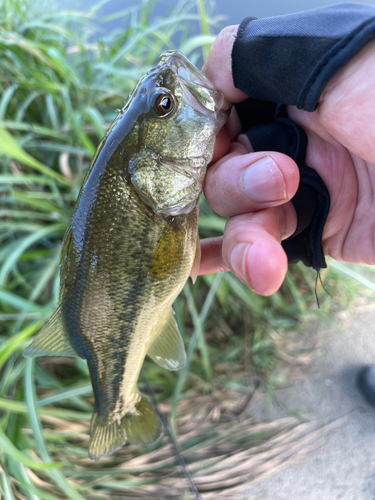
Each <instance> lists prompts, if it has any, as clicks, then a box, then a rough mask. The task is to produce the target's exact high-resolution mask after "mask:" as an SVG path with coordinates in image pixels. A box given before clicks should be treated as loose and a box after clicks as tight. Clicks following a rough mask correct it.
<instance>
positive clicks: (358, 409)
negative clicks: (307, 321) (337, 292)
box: [245, 301, 375, 500]
mask: <svg viewBox="0 0 375 500" xmlns="http://www.w3.org/2000/svg"><path fill="white" fill-rule="evenodd" d="M308 333H309V338H310V339H311V340H312V341H314V342H316V343H317V349H316V350H315V353H314V355H313V360H312V363H311V364H310V365H309V366H308V368H305V369H303V370H302V373H300V375H299V376H298V377H296V378H295V379H294V380H293V381H292V382H291V383H290V384H289V385H288V387H285V388H282V389H279V390H277V391H275V397H274V401H273V403H272V404H270V403H269V402H267V400H266V398H265V397H264V395H262V394H258V395H257V396H256V397H255V400H254V401H253V403H252V405H251V407H250V408H249V412H250V413H251V414H253V415H255V416H256V417H257V418H259V419H260V420H263V421H264V420H268V419H274V418H278V417H283V416H285V415H289V414H290V412H300V413H302V414H304V415H309V417H311V418H318V417H330V418H340V417H344V416H346V417H345V418H343V420H342V422H340V424H339V426H338V428H337V429H336V430H335V431H333V432H331V433H329V434H328V435H327V439H326V442H325V445H324V446H323V447H322V448H320V449H319V450H318V451H315V452H314V453H313V454H312V455H310V456H309V457H308V458H307V459H305V460H304V461H303V462H302V463H301V464H298V465H292V466H289V467H288V468H286V469H284V470H283V471H281V472H279V473H277V474H275V475H274V476H273V477H272V478H271V479H267V480H264V481H262V482H261V483H258V485H257V486H255V487H253V488H251V489H249V490H247V491H246V495H245V496H246V498H249V499H253V498H254V499H257V500H258V499H262V500H339V499H340V500H375V409H374V408H372V407H370V406H369V405H368V404H367V403H366V402H365V400H364V399H363V398H362V396H361V394H360V393H359V392H358V390H357V388H356V386H355V376H356V373H357V371H358V369H359V368H360V367H361V366H363V365H365V364H375V301H374V304H368V305H367V306H364V307H362V308H357V309H356V310H355V311H354V314H352V313H351V314H350V316H347V317H345V313H344V314H341V320H340V319H339V321H338V322H337V324H335V326H331V327H324V326H322V325H321V326H319V327H315V330H314V327H312V328H311V332H308Z"/></svg>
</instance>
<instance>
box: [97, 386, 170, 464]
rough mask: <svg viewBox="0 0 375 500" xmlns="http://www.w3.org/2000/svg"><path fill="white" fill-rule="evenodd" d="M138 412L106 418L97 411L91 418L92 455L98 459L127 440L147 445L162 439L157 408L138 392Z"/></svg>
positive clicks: (131, 442) (136, 406) (136, 407)
mask: <svg viewBox="0 0 375 500" xmlns="http://www.w3.org/2000/svg"><path fill="white" fill-rule="evenodd" d="M135 410H136V411H135V412H134V413H133V414H127V415H126V416H124V417H122V418H121V419H118V418H116V419H115V418H114V417H113V415H112V417H109V418H105V419H103V418H102V417H100V416H99V414H98V412H94V413H93V416H92V421H91V431H90V434H91V437H90V445H89V457H90V458H91V460H98V459H99V458H102V457H106V456H107V455H110V454H111V453H113V452H115V451H116V450H118V449H119V448H121V446H123V445H124V444H125V443H130V444H137V445H143V446H146V445H148V444H151V443H153V442H155V441H156V440H157V439H159V437H160V435H161V433H162V427H161V424H160V422H159V419H158V416H157V414H156V412H155V410H154V408H153V407H152V406H151V405H150V403H149V402H148V401H147V400H146V398H145V397H144V396H143V395H142V394H139V401H138V402H137V403H136V405H135Z"/></svg>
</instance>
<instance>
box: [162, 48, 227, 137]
mask: <svg viewBox="0 0 375 500" xmlns="http://www.w3.org/2000/svg"><path fill="white" fill-rule="evenodd" d="M158 62H159V63H162V64H167V65H168V66H169V67H170V68H171V69H172V70H173V71H174V73H175V74H176V76H177V80H178V82H179V84H180V85H181V87H182V89H183V96H182V99H183V101H184V102H185V103H186V104H188V105H190V106H191V107H192V108H194V109H196V110H197V111H198V112H200V113H202V114H204V115H206V116H208V117H209V118H210V119H211V120H212V121H213V122H214V125H215V129H216V130H215V132H216V133H217V132H218V131H219V130H220V128H221V127H222V126H223V125H224V123H225V122H226V120H227V118H228V116H229V113H230V110H229V109H228V105H227V104H226V103H225V100H224V96H223V94H222V93H221V92H220V91H218V90H216V89H215V88H214V86H213V85H212V83H211V82H210V81H209V79H208V78H206V76H205V75H204V74H203V73H201V71H199V70H198V68H196V67H195V66H194V64H192V63H191V62H190V61H189V59H187V58H186V57H185V56H184V55H183V54H181V53H180V52H176V51H167V52H164V54H162V55H161V56H160V58H159V61H158Z"/></svg>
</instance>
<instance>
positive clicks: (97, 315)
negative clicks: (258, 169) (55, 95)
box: [24, 51, 228, 460]
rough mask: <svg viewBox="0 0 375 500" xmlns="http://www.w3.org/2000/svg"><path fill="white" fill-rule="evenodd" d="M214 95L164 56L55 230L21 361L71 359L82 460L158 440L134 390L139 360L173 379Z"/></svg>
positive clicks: (216, 121) (209, 151)
mask: <svg viewBox="0 0 375 500" xmlns="http://www.w3.org/2000/svg"><path fill="white" fill-rule="evenodd" d="M223 103H224V98H223V95H222V93H220V92H219V91H217V90H215V89H214V87H213V86H212V84H211V83H210V82H209V81H208V79H207V78H206V77H205V76H204V75H203V74H202V73H201V72H200V71H199V70H198V69H197V68H196V67H195V66H194V65H193V64H192V63H191V62H190V61H189V60H188V59H187V58H186V57H185V56H184V55H182V54H181V53H179V52H176V51H167V52H164V53H163V54H162V55H161V56H160V58H159V59H158V61H157V64H156V66H155V67H153V68H152V69H151V70H150V71H149V72H148V73H147V74H145V75H144V76H143V77H142V78H141V80H140V81H139V82H138V84H137V85H136V87H135V88H134V90H133V91H132V92H131V94H130V96H129V99H128V101H127V103H126V104H125V106H124V107H123V109H121V110H120V111H119V113H118V115H117V117H116V118H115V120H114V122H113V123H112V125H111V126H110V127H109V129H108V131H107V133H106V134H105V136H104V138H103V139H102V141H101V143H100V145H99V147H98V149H97V151H96V153H95V155H94V157H93V159H92V162H91V164H90V167H89V169H88V172H87V175H86V177H85V179H84V182H83V185H82V187H81V190H80V193H79V196H78V200H77V204H76V207H75V211H74V214H73V217H72V220H71V223H70V224H69V226H68V228H67V231H66V233H65V236H64V239H63V244H62V251H61V259H60V291H59V302H58V306H57V309H56V310H55V312H54V313H53V315H52V316H51V318H50V319H49V321H48V322H47V323H46V325H45V326H44V327H43V328H42V330H41V331H40V332H39V333H38V334H37V335H36V337H35V338H34V340H33V341H32V343H31V344H30V346H29V347H28V348H27V349H26V351H25V352H24V356H25V357H36V356H73V357H74V356H79V357H81V358H83V359H85V360H86V361H87V365H88V369H89V372H90V378H91V382H92V386H93V392H94V399H95V404H94V411H93V415H92V420H91V427H90V442H89V457H90V458H91V459H92V460H98V459H99V458H102V457H105V456H107V455H110V454H112V453H113V452H115V451H116V450H118V449H119V448H120V447H122V446H123V445H124V444H127V443H129V444H135V445H148V444H151V443H153V442H155V441H156V440H157V439H158V438H159V437H160V435H161V433H162V427H161V423H160V421H159V419H158V417H157V414H156V412H155V410H154V408H153V406H152V405H151V404H150V403H149V402H148V400H147V398H146V397H145V396H144V395H143V394H141V392H140V391H139V389H138V386H137V381H138V376H139V373H140V370H141V368H142V364H143V361H144V358H145V356H146V355H148V356H149V357H151V358H152V359H153V360H154V361H155V362H156V363H158V364H159V365H160V366H162V367H164V368H167V369H169V370H178V369H180V368H182V367H183V366H184V365H185V363H186V354H185V349H184V344H183V341H182V338H181V335H180V333H179V331H178V326H177V323H176V320H175V318H174V313H173V309H172V304H173V302H174V300H175V299H176V297H177V296H178V294H179V293H180V291H181V290H182V288H183V286H184V284H185V282H186V280H187V279H188V277H189V274H190V273H191V275H192V276H193V277H196V275H197V272H198V268H199V261H200V243H199V236H198V203H199V196H200V194H201V192H202V188H203V182H204V177H205V174H206V169H207V165H208V163H209V162H210V161H211V159H212V156H213V150H214V145H215V137H216V134H217V132H218V131H219V130H220V128H221V127H222V125H223V124H224V123H225V120H226V118H227V115H228V112H227V111H226V110H225V109H224V104H223Z"/></svg>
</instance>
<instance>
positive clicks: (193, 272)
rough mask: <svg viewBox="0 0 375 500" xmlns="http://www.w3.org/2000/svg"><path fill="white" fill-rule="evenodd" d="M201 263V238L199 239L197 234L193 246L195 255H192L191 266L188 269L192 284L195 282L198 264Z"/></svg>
mask: <svg viewBox="0 0 375 500" xmlns="http://www.w3.org/2000/svg"><path fill="white" fill-rule="evenodd" d="M200 264H201V240H200V239H199V234H197V244H196V247H195V257H194V262H193V267H192V268H191V271H190V276H191V279H192V281H193V284H194V283H195V281H196V279H197V276H198V273H199V266H200Z"/></svg>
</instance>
